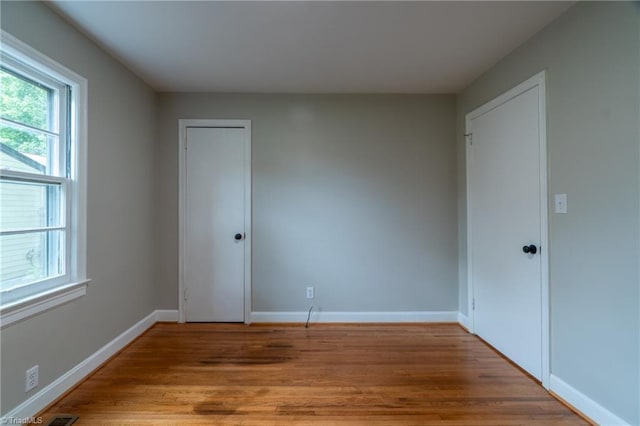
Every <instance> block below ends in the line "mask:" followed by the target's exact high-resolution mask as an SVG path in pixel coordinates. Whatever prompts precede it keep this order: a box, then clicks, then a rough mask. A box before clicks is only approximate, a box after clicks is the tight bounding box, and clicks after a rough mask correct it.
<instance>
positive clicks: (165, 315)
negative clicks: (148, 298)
mask: <svg viewBox="0 0 640 426" xmlns="http://www.w3.org/2000/svg"><path fill="white" fill-rule="evenodd" d="M155 313H156V322H178V310H177V309H158V310H156V312H155Z"/></svg>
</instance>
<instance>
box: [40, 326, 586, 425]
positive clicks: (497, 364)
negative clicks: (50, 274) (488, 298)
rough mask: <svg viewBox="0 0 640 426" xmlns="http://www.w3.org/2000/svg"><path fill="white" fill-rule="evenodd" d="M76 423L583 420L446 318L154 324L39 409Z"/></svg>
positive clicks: (504, 422) (526, 422)
mask: <svg viewBox="0 0 640 426" xmlns="http://www.w3.org/2000/svg"><path fill="white" fill-rule="evenodd" d="M57 413H70V414H75V415H78V416H80V418H79V420H78V421H77V422H76V423H75V424H76V425H125V424H126V425H132V424H147V425H149V424H152V425H169V424H172V425H177V424H237V425H281V424H291V425H307V424H314V425H429V424H438V425H497V424H500V425H516V424H519V425H532V424H540V425H548V424H555V425H560V424H571V425H574V424H586V423H585V421H584V420H583V419H581V418H580V417H578V416H577V415H575V414H574V413H573V412H571V411H570V410H569V409H568V408H566V407H565V406H564V405H562V404H561V403H560V402H558V401H557V400H555V399H554V398H553V397H551V396H550V395H549V394H548V393H547V392H546V391H545V390H544V389H543V388H542V387H541V386H539V385H538V384H537V383H535V382H534V381H533V380H532V379H530V378H529V377H527V376H526V375H525V374H524V373H522V372H521V371H520V370H518V369H517V368H516V367H514V366H513V365H511V364H510V363H509V362H508V361H506V360H505V359H503V358H502V357H500V356H499V355H497V354H496V353H495V352H494V351H493V350H492V349H490V348H489V347H488V346H486V345H485V344H484V343H482V342H481V341H480V340H479V339H477V338H475V337H474V336H472V335H470V334H468V333H466V332H465V331H464V330H462V329H461V328H460V327H459V326H457V325H454V324H423V325H315V324H312V325H311V326H310V327H309V328H308V329H305V328H304V326H296V327H293V326H271V325H270V326H266V325H260V326H245V325H233V324H156V325H155V326H154V327H153V328H151V329H150V330H149V331H147V332H146V333H145V334H144V335H143V336H141V337H140V338H139V339H138V340H136V341H135V342H134V343H132V344H131V345H130V346H129V347H128V348H126V349H125V350H124V351H123V352H121V353H120V354H119V355H117V356H116V357H115V358H113V359H112V360H111V361H110V362H108V363H107V364H106V365H104V366H103V367H102V368H101V369H99V370H98V371H97V372H96V373H95V374H94V375H93V376H91V377H90V378H89V379H88V380H86V381H85V382H84V383H82V384H81V385H80V386H78V387H77V388H76V389H75V390H73V391H72V392H71V393H69V394H67V395H66V396H65V397H64V398H63V399H61V400H59V401H58V402H57V403H55V404H54V405H52V406H51V407H49V409H48V410H47V411H46V412H45V413H42V416H43V417H44V421H45V424H46V422H48V419H49V418H50V417H51V416H52V415H54V414H57Z"/></svg>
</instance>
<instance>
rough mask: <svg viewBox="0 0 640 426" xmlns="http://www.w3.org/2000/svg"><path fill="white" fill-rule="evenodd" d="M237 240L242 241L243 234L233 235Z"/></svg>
mask: <svg viewBox="0 0 640 426" xmlns="http://www.w3.org/2000/svg"><path fill="white" fill-rule="evenodd" d="M233 238H234V239H235V240H236V241H240V240H241V239H242V234H236V235H234V237H233Z"/></svg>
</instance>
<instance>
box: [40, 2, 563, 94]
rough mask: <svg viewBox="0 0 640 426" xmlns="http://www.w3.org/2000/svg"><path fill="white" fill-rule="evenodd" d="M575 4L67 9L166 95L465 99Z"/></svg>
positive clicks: (88, 5)
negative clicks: (464, 93) (461, 94)
mask: <svg viewBox="0 0 640 426" xmlns="http://www.w3.org/2000/svg"><path fill="white" fill-rule="evenodd" d="M572 4H573V2H560V1H557V2H521V1H514V2H511V1H504V2H484V1H471V2H435V1H433V2H415V1H407V2H405V1H387V2H369V1H352V2H346V1H316V2H304V1H300V2H297V1H285V2H269V1H257V2H244V1H227V2H214V1H195V2H190V1H59V0H55V1H52V2H51V3H50V5H51V7H52V8H53V9H54V10H56V11H58V13H60V14H61V15H63V16H64V17H66V19H67V20H69V21H70V22H71V23H72V24H74V25H75V26H76V27H78V28H79V29H80V30H81V31H83V32H84V33H86V34H87V35H89V36H90V37H91V38H92V39H94V40H95V41H96V42H97V43H98V44H100V45H101V46H103V47H104V48H105V49H106V50H107V51H109V52H110V53H111V54H113V55H114V56H115V57H116V58H118V59H119V60H120V61H121V62H123V63H124V64H125V65H127V66H128V67H129V68H130V69H131V70H133V71H134V72H135V73H136V74H138V75H139V76H140V77H142V78H143V79H144V80H145V81H147V82H148V83H149V84H150V85H151V86H153V87H154V88H155V89H156V90H159V91H189V92H194V91H197V92H268V93H455V92H458V91H460V90H462V89H464V88H465V87H466V86H467V85H468V84H470V83H471V82H472V81H473V80H474V79H475V78H477V77H478V76H479V75H481V74H482V73H483V72H484V71H486V70H487V69H489V68H490V67H491V66H492V65H493V64H495V63H496V62H497V61H498V60H499V59H501V58H502V57H504V56H505V55H506V54H508V53H509V52H510V51H512V50H513V49H514V48H516V47H517V46H518V45H520V44H521V43H523V42H524V41H525V40H527V39H528V38H529V37H531V36H532V35H533V34H535V33H536V32H537V31H539V30H540V29H542V28H543V27H544V26H545V25H547V24H548V23H549V22H551V21H552V20H553V19H554V18H556V17H557V16H559V15H560V14H561V13H562V12H564V11H565V10H566V9H567V8H568V7H570V6H571V5H572Z"/></svg>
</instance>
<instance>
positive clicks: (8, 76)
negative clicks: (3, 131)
mask: <svg viewBox="0 0 640 426" xmlns="http://www.w3.org/2000/svg"><path fill="white" fill-rule="evenodd" d="M52 93H53V91H52V90H51V89H47V88H44V87H42V86H40V85H39V84H37V83H34V82H31V81H29V80H26V79H23V78H19V77H17V76H15V75H14V74H12V73H10V72H7V71H6V70H4V69H2V70H0V112H1V116H2V117H3V118H8V119H9V120H13V121H17V122H19V123H23V124H28V125H29V126H33V127H37V128H39V129H44V130H49V126H50V120H49V117H50V111H49V105H50V97H51V96H52Z"/></svg>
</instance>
